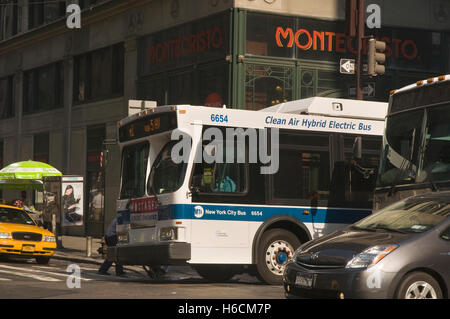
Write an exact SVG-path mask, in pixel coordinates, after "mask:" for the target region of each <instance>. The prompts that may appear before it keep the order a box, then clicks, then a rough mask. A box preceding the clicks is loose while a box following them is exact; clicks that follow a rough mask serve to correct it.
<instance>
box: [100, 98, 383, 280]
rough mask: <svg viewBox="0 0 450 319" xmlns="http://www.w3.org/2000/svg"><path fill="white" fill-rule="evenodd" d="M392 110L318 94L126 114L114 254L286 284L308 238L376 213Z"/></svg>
mask: <svg viewBox="0 0 450 319" xmlns="http://www.w3.org/2000/svg"><path fill="white" fill-rule="evenodd" d="M386 112H387V103H379V102H366V101H356V100H343V99H332V98H321V97H314V98H309V99H304V100H298V101H293V102H287V103H284V104H279V105H276V106H273V107H271V108H268V109H265V110H262V111H246V110H238V109H227V108H211V107H202V106H190V105H177V106H161V107H155V108H150V109H147V110H145V111H142V112H140V113H138V114H135V115H132V116H130V117H127V118H125V119H123V120H122V121H120V122H119V123H118V130H119V144H120V149H121V154H122V171H121V191H120V198H119V199H118V201H117V213H118V223H119V225H118V237H119V243H118V245H117V246H116V247H110V248H109V249H108V254H107V258H108V259H109V260H112V261H118V262H120V263H122V264H125V265H148V266H155V265H178V264H190V265H192V266H193V267H194V268H195V269H196V270H197V271H198V273H199V274H200V275H201V276H203V277H204V278H207V279H209V280H215V281H216V280H227V279H230V278H231V277H232V276H233V275H234V274H237V273H239V272H243V271H248V272H250V273H253V274H256V275H257V276H258V277H259V278H260V279H262V280H263V281H265V282H267V283H272V284H277V283H281V277H282V276H281V275H282V273H283V270H284V267H285V265H286V263H287V262H288V260H289V259H290V258H292V255H293V253H294V251H295V249H296V248H297V247H298V246H299V245H300V244H301V243H303V242H306V241H308V240H310V239H313V238H317V237H319V236H321V235H323V234H326V233H329V232H332V231H335V230H336V229H339V228H341V227H344V226H345V225H347V224H351V223H353V222H355V221H357V220H359V219H361V218H363V217H365V216H367V215H368V214H370V213H371V209H372V206H373V201H372V198H373V190H374V188H375V183H376V175H377V171H376V167H377V165H378V162H379V154H380V150H381V139H382V133H383V128H384V119H385V116H386ZM355 150H356V151H355Z"/></svg>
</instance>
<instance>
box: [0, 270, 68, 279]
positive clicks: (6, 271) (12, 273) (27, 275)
mask: <svg viewBox="0 0 450 319" xmlns="http://www.w3.org/2000/svg"><path fill="white" fill-rule="evenodd" d="M0 273H4V274H10V275H15V276H20V277H27V278H33V279H37V280H40V281H61V280H59V279H56V278H52V277H46V276H40V275H36V274H30V273H18V272H15V271H9V270H2V269H0Z"/></svg>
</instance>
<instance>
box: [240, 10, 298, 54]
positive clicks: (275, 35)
mask: <svg viewBox="0 0 450 319" xmlns="http://www.w3.org/2000/svg"><path fill="white" fill-rule="evenodd" d="M295 25H296V19H295V18H294V17H286V16H276V15H268V14H260V13H248V14H247V39H246V53H247V54H249V55H259V56H277V57H283V58H294V57H295V50H294V47H295V46H294V45H292V43H289V40H290V39H287V40H288V41H287V43H286V45H284V44H282V42H281V41H282V39H283V40H284V38H287V37H288V36H289V32H287V33H286V34H284V32H285V31H284V30H287V29H288V28H291V29H292V28H295ZM280 31H282V32H280ZM282 34H284V35H282ZM277 39H278V41H277Z"/></svg>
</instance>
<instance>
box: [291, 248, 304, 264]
mask: <svg viewBox="0 0 450 319" xmlns="http://www.w3.org/2000/svg"><path fill="white" fill-rule="evenodd" d="M302 252H303V245H302V246H300V247H299V248H297V250H296V251H295V252H294V257H293V258H292V260H293V261H294V262H295V263H296V262H297V257H298V255H300V254H301V253H302Z"/></svg>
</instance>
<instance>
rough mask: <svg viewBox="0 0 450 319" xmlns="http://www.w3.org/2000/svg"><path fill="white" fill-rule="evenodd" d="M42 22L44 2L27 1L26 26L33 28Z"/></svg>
mask: <svg viewBox="0 0 450 319" xmlns="http://www.w3.org/2000/svg"><path fill="white" fill-rule="evenodd" d="M43 23H44V2H43V1H41V0H30V1H29V3H28V28H29V29H33V28H35V27H37V26H40V25H41V24H43Z"/></svg>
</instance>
